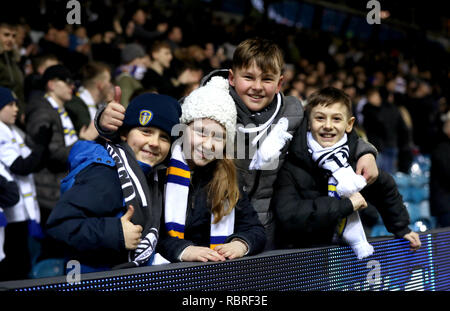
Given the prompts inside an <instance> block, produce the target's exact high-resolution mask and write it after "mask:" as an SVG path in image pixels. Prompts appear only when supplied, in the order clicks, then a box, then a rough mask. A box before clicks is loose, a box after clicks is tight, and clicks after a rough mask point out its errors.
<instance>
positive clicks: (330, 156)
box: [307, 132, 374, 259]
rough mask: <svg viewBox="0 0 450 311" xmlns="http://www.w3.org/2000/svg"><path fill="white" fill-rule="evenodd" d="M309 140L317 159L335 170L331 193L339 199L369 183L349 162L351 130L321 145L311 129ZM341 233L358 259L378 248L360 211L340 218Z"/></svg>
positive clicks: (330, 179) (330, 188) (315, 160)
mask: <svg viewBox="0 0 450 311" xmlns="http://www.w3.org/2000/svg"><path fill="white" fill-rule="evenodd" d="M307 142H308V147H309V151H310V152H311V156H312V159H313V160H314V162H316V164H317V165H318V166H319V167H321V168H324V169H326V170H328V171H330V172H331V173H332V176H330V178H329V179H328V196H330V197H335V198H338V199H340V198H342V197H350V196H351V195H352V194H353V193H356V192H359V191H360V190H361V189H363V188H364V187H365V186H366V180H365V179H364V177H363V176H361V175H357V174H356V173H355V171H354V170H353V168H352V167H351V166H350V164H349V163H348V157H349V148H348V145H347V134H344V136H343V137H342V138H341V139H340V141H338V142H337V143H336V144H334V145H333V146H331V147H327V148H323V147H322V146H320V145H319V143H318V142H317V141H316V140H315V139H314V137H313V136H312V134H311V132H308V133H307ZM337 236H338V237H340V238H342V239H343V240H344V241H345V242H346V243H347V244H348V245H350V247H351V248H352V249H353V251H354V252H355V254H356V256H357V257H358V259H363V258H366V257H368V256H370V255H372V254H373V252H374V249H373V246H372V245H370V244H369V242H368V241H367V238H366V234H365V232H364V228H363V225H362V223H361V219H360V217H359V213H358V211H354V212H353V213H351V214H350V215H349V216H347V217H346V218H344V219H342V220H341V221H340V222H339V225H338V229H337Z"/></svg>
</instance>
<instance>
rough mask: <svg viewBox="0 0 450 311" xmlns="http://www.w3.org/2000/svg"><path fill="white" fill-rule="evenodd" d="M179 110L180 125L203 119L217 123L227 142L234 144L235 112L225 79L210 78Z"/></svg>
mask: <svg viewBox="0 0 450 311" xmlns="http://www.w3.org/2000/svg"><path fill="white" fill-rule="evenodd" d="M181 109H182V111H183V113H182V114H181V118H180V122H181V123H185V124H189V123H191V122H192V121H194V120H195V119H203V118H208V119H211V120H214V121H217V122H219V123H220V124H221V125H222V126H223V127H224V128H225V130H226V132H227V141H228V142H230V143H234V136H235V135H236V117H237V112H236V106H235V103H234V100H233V98H232V97H231V95H230V93H229V83H228V80H227V79H224V78H222V77H217V76H216V77H212V78H211V80H210V81H208V83H206V84H205V85H204V86H201V87H199V88H198V89H195V90H194V91H192V92H191V94H189V95H188V96H187V97H186V98H185V100H184V102H183V104H182V106H181Z"/></svg>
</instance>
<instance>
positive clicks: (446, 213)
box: [430, 111, 450, 227]
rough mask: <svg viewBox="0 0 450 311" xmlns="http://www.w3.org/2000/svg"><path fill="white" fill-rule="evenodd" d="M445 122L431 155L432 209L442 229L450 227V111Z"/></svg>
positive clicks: (445, 117)
mask: <svg viewBox="0 0 450 311" xmlns="http://www.w3.org/2000/svg"><path fill="white" fill-rule="evenodd" d="M443 121H444V125H443V127H442V132H443V134H444V135H443V138H442V141H441V143H439V144H438V145H437V146H436V147H435V148H434V150H433V152H432V154H431V172H430V208H431V214H432V215H433V216H436V218H437V222H438V225H439V226H440V227H450V161H449V155H450V111H448V112H447V113H446V114H445V115H444V116H443Z"/></svg>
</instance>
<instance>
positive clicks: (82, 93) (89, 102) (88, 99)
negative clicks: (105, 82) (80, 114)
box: [77, 87, 97, 120]
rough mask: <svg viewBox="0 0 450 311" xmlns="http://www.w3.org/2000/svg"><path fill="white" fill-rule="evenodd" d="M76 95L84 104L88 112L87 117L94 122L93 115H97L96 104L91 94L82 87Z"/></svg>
mask: <svg viewBox="0 0 450 311" xmlns="http://www.w3.org/2000/svg"><path fill="white" fill-rule="evenodd" d="M77 95H78V97H80V98H81V99H82V100H83V101H84V103H85V104H86V107H87V108H88V110H89V115H90V116H91V120H94V118H95V114H96V113H97V104H96V103H95V100H94V98H93V97H92V95H91V93H90V92H89V91H88V90H87V89H85V88H84V87H80V89H79V90H78V94H77Z"/></svg>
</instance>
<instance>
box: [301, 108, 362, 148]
mask: <svg viewBox="0 0 450 311" xmlns="http://www.w3.org/2000/svg"><path fill="white" fill-rule="evenodd" d="M354 122H355V117H350V113H349V112H348V111H347V108H346V107H345V105H343V104H341V103H335V104H331V105H328V106H325V105H320V104H319V105H317V106H315V107H313V108H312V109H311V112H310V115H309V126H310V130H311V134H312V136H313V137H314V139H315V140H316V141H317V142H318V143H319V145H320V146H322V147H323V148H326V147H331V146H333V145H335V144H336V143H337V142H338V141H339V140H341V138H342V137H343V136H344V134H345V133H350V132H351V130H352V128H353V123H354Z"/></svg>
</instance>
